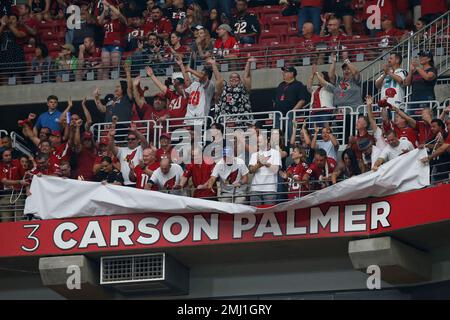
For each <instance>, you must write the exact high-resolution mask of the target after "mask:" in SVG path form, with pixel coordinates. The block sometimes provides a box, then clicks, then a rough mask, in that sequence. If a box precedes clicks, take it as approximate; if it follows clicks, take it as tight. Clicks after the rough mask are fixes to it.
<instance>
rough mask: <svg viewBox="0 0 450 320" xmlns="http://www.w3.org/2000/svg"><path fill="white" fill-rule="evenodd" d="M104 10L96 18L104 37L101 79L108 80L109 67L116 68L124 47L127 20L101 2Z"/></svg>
mask: <svg viewBox="0 0 450 320" xmlns="http://www.w3.org/2000/svg"><path fill="white" fill-rule="evenodd" d="M103 6H104V8H105V9H104V10H103V12H102V14H101V15H100V16H99V17H98V22H99V24H100V25H103V29H104V31H105V37H104V40H103V49H102V67H103V69H102V71H103V72H102V79H103V80H108V79H109V72H110V68H111V67H113V68H114V67H117V66H118V65H119V62H120V58H121V55H122V52H123V51H124V47H125V34H126V30H127V19H126V18H125V17H124V16H123V15H122V13H120V11H119V9H117V8H116V7H114V6H112V5H110V4H109V3H108V2H107V1H106V0H104V1H103Z"/></svg>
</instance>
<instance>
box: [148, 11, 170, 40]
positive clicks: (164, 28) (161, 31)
mask: <svg viewBox="0 0 450 320" xmlns="http://www.w3.org/2000/svg"><path fill="white" fill-rule="evenodd" d="M144 30H145V34H149V33H151V32H152V33H155V34H156V35H157V36H158V37H159V38H162V39H164V40H168V39H169V35H170V33H171V32H172V23H170V21H169V20H168V19H166V18H164V17H163V12H162V9H161V8H160V7H154V8H153V9H152V15H151V20H148V21H146V23H145V25H144Z"/></svg>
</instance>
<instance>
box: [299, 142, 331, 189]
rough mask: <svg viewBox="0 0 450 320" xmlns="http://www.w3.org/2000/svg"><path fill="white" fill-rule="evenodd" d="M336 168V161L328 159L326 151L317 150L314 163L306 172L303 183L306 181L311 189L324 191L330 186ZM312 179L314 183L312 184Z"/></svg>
mask: <svg viewBox="0 0 450 320" xmlns="http://www.w3.org/2000/svg"><path fill="white" fill-rule="evenodd" d="M336 166H337V163H336V160H334V159H333V158H329V157H327V152H326V151H325V150H323V149H317V150H316V152H315V154H314V161H313V163H312V164H311V165H310V166H309V168H308V169H307V170H306V174H305V175H304V176H303V181H305V183H306V185H307V186H308V187H309V189H315V190H320V189H324V188H326V187H328V186H329V185H330V181H331V174H332V173H333V171H334V169H335V168H336ZM311 179H312V180H313V181H314V183H312V184H310V180H311Z"/></svg>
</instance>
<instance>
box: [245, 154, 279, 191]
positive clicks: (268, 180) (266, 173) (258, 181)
mask: <svg viewBox="0 0 450 320" xmlns="http://www.w3.org/2000/svg"><path fill="white" fill-rule="evenodd" d="M258 157H269V159H268V160H267V163H270V164H271V165H274V166H278V169H279V168H280V166H281V156H280V152H279V151H277V150H275V149H270V150H268V151H263V152H261V151H259V152H255V153H252V155H251V156H250V162H249V165H250V166H255V165H256V164H257V162H258ZM277 182H278V170H274V169H273V168H272V169H270V168H267V167H266V166H264V167H261V168H259V169H258V171H256V172H255V174H254V175H253V179H252V186H251V188H250V191H252V192H253V191H256V192H276V191H277Z"/></svg>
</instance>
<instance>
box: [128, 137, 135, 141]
mask: <svg viewBox="0 0 450 320" xmlns="http://www.w3.org/2000/svg"><path fill="white" fill-rule="evenodd" d="M134 140H136V138H128V141H134Z"/></svg>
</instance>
